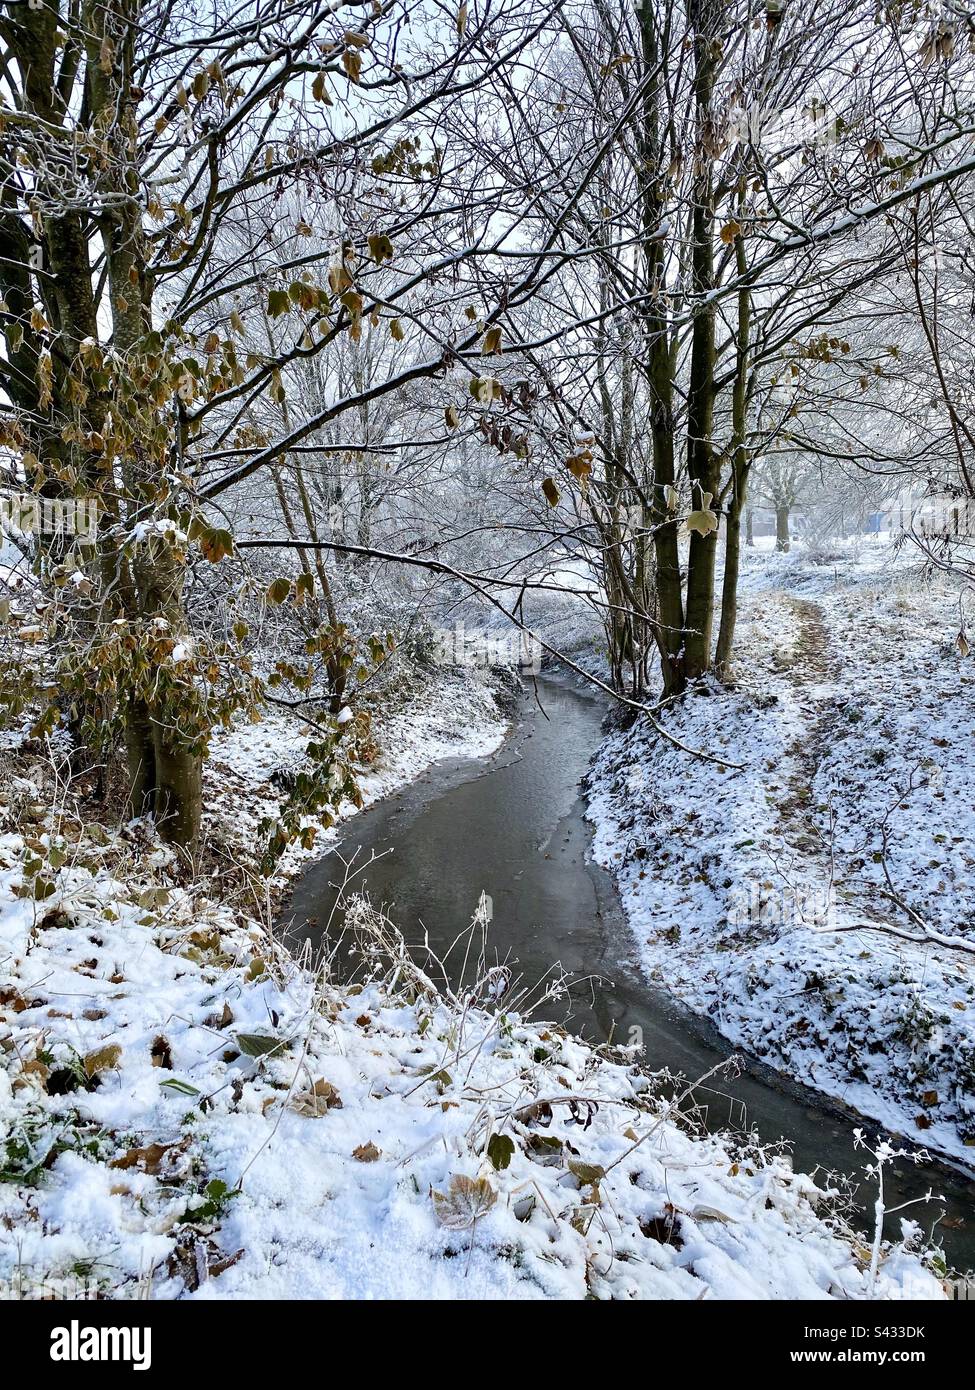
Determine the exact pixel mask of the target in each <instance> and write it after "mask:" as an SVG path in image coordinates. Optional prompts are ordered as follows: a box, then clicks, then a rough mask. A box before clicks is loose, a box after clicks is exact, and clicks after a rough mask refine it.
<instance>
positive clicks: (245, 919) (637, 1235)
mask: <svg viewBox="0 0 975 1390" xmlns="http://www.w3.org/2000/svg"><path fill="white" fill-rule="evenodd" d="M434 695H435V698H434V699H433V701H432V704H431V702H430V701H429V700H428V701H427V702H426V703H424V704H421V705H418V706H416V707H414V709H413V710H412V711H406V712H405V713H403V714H402V715H401V716H399V717H398V719H397V721H396V723H395V725H394V726H393V727H387V729H386V732H385V737H384V746H385V749H386V752H385V756H384V758H383V760H382V762H381V764H380V770H379V772H378V773H376V774H375V778H376V780H375V781H374V783H373V788H372V789H373V792H377V791H378V790H381V789H382V788H383V787H384V786H385V787H388V786H390V785H393V784H395V783H396V782H397V781H398V780H402V778H403V776H405V775H409V774H412V773H414V772H415V771H416V770H418V768H419V767H421V766H422V765H424V763H425V762H428V761H429V760H430V759H431V758H433V757H439V756H443V755H444V754H445V753H458V752H463V751H478V750H479V751H484V750H486V749H489V748H491V747H493V746H495V745H496V744H497V741H498V739H499V738H500V736H501V733H502V731H503V727H504V725H503V721H502V719H501V718H500V716H499V714H498V711H497V709H496V708H495V707H494V706H493V703H492V702H491V701H490V699H489V698H488V697H487V695H486V692H485V689H484V687H483V686H482V685H480V684H479V683H478V682H477V681H475V680H468V679H467V678H464V677H461V676H456V677H454V678H450V679H448V681H447V683H446V685H444V686H441V687H438V690H437V691H436V692H434ZM17 743H18V741H17V740H16V739H13V740H11V739H8V740H7V747H6V750H5V752H4V753H3V755H2V756H3V757H4V758H5V760H6V769H5V776H4V780H3V783H2V798H0V800H2V806H0V818H2V825H3V828H4V830H5V832H6V833H3V834H2V836H0V1290H2V1291H3V1293H4V1294H5V1295H6V1296H8V1297H22V1296H29V1297H30V1296H32V1297H37V1296H43V1295H44V1294H49V1293H50V1292H52V1291H53V1292H58V1291H60V1292H62V1293H67V1294H69V1295H74V1294H77V1292H79V1289H85V1290H87V1291H88V1292H95V1291H98V1292H102V1293H107V1294H108V1295H110V1296H114V1297H133V1298H134V1297H141V1296H151V1297H156V1298H178V1297H195V1298H207V1299H219V1298H239V1297H271V1298H286V1299H295V1298H303V1297H347V1298H378V1297H422V1298H427V1299H430V1298H519V1299H521V1298H584V1297H587V1296H594V1297H597V1298H631V1299H632V1298H688V1299H699V1298H715V1297H719V1298H723V1297H729V1298H730V1297H739V1298H740V1297H747V1298H816V1299H827V1298H871V1297H875V1298H891V1299H896V1298H903V1297H912V1298H939V1297H941V1296H942V1289H941V1286H940V1284H939V1282H938V1281H937V1279H935V1278H934V1277H933V1276H932V1275H931V1273H929V1272H928V1268H927V1266H926V1264H925V1262H924V1261H923V1260H921V1259H920V1258H918V1256H916V1255H915V1254H912V1253H910V1252H909V1251H908V1250H907V1249H906V1248H905V1247H904V1246H897V1247H895V1248H893V1249H890V1248H889V1247H884V1249H883V1250H882V1251H877V1252H875V1253H874V1252H871V1251H870V1250H868V1249H865V1248H864V1247H863V1246H862V1244H860V1243H859V1242H858V1239H857V1238H856V1237H855V1236H854V1235H853V1234H852V1233H851V1232H850V1231H849V1230H848V1228H847V1227H846V1226H845V1225H844V1222H843V1220H842V1218H841V1217H840V1216H839V1215H838V1214H837V1211H836V1208H835V1206H834V1204H833V1203H832V1202H831V1201H830V1199H829V1198H828V1197H826V1196H824V1194H823V1193H822V1192H821V1191H819V1190H818V1189H817V1188H816V1187H815V1185H814V1184H813V1182H812V1181H811V1180H810V1179H809V1178H807V1177H805V1176H802V1175H797V1174H795V1173H793V1172H792V1170H791V1167H790V1165H789V1163H788V1161H787V1160H786V1159H785V1158H783V1157H782V1156H780V1155H777V1154H775V1153H766V1152H762V1151H761V1150H758V1149H756V1148H754V1147H749V1148H738V1147H735V1146H734V1144H733V1143H732V1141H731V1140H726V1139H723V1138H721V1137H715V1136H708V1135H705V1134H703V1133H696V1132H695V1129H694V1122H693V1120H691V1119H688V1118H686V1117H680V1116H677V1115H676V1114H674V1113H672V1112H671V1110H670V1109H669V1108H668V1106H667V1104H666V1103H665V1102H664V1100H663V1099H662V1098H661V1097H660V1096H659V1095H658V1094H657V1091H656V1087H655V1083H654V1080H653V1078H652V1076H650V1075H648V1074H647V1073H646V1071H645V1070H644V1068H643V1067H642V1066H641V1065H638V1064H636V1062H635V1061H634V1059H633V1057H632V1056H630V1055H628V1054H626V1053H625V1052H621V1051H619V1050H616V1051H610V1050H608V1049H604V1050H597V1049H592V1048H590V1047H588V1046H586V1045H584V1044H582V1043H581V1042H579V1041H578V1040H576V1039H574V1038H573V1037H571V1036H569V1035H567V1034H566V1033H565V1032H564V1031H563V1030H562V1029H559V1028H554V1027H548V1028H546V1027H545V1025H544V1024H535V1023H531V1022H529V1021H527V1020H525V1019H523V1018H521V1017H519V1016H518V1014H517V1012H516V1011H515V1010H514V1008H513V1007H512V1006H511V1005H510V1004H509V1005H508V1008H507V1009H506V1008H505V1007H504V1003H503V1002H502V1004H501V1005H499V1004H498V1002H497V1000H498V988H499V981H498V977H497V975H496V974H495V972H490V971H487V972H485V973H483V974H482V975H480V976H479V977H477V978H472V981H471V986H470V989H469V990H468V991H466V992H465V995H464V997H463V998H458V997H452V996H447V995H444V994H442V993H438V991H437V990H436V989H434V987H433V986H432V985H431V984H430V982H429V980H428V979H427V978H426V976H425V975H424V974H423V973H422V971H421V970H420V969H419V968H418V967H417V966H415V965H414V964H413V963H412V962H411V961H410V960H409V958H408V957H407V956H406V955H405V954H404V953H403V952H402V949H401V947H400V944H399V942H398V940H397V937H396V934H395V932H394V931H393V930H392V929H391V927H390V925H389V924H388V923H386V922H385V921H384V920H383V919H382V918H381V917H379V916H378V915H377V914H376V913H375V912H374V911H372V910H371V909H370V908H369V907H368V905H365V904H362V905H360V906H359V907H358V908H357V909H356V911H355V912H354V913H353V914H352V926H351V929H352V930H354V931H355V932H356V933H357V936H358V939H359V943H360V946H361V947H362V949H363V951H364V953H365V957H366V960H367V961H368V962H369V964H370V967H371V968H370V969H369V971H368V972H366V973H367V974H368V976H369V978H368V979H367V978H366V977H365V975H364V977H363V979H362V980H361V981H360V982H359V983H356V984H354V985H351V986H349V985H346V986H343V985H341V984H338V983H336V982H334V981H333V980H331V979H330V978H329V977H328V975H327V974H325V973H319V974H317V975H316V974H313V973H312V972H310V971H308V970H305V969H303V968H301V967H299V965H297V964H296V963H295V962H294V961H293V960H292V959H291V958H290V957H289V956H288V955H287V953H286V952H285V951H284V950H283V949H282V948H281V947H280V946H279V945H278V944H276V943H275V942H274V941H273V940H272V939H271V935H270V932H269V929H268V926H267V922H266V921H264V922H262V921H260V920H259V915H260V913H259V909H260V908H261V905H262V899H261V894H260V893H259V892H258V893H257V894H255V895H254V897H253V899H252V901H251V903H250V905H249V906H248V904H247V901H246V892H245V891H244V888H245V887H246V882H247V876H246V875H243V876H241V873H240V870H241V867H242V864H243V863H244V860H245V858H246V856H248V855H250V857H251V859H253V856H254V853H255V850H256V845H255V844H254V827H255V825H256V824H257V822H258V820H259V819H260V817H261V815H262V814H264V812H265V810H266V808H267V806H268V805H269V804H271V805H273V802H274V799H275V790H274V785H273V781H272V778H273V777H274V775H275V774H276V773H277V772H278V771H279V770H280V767H281V764H282V762H285V763H287V762H291V761H292V760H293V756H294V750H295V749H296V748H297V747H298V746H300V743H301V735H300V733H299V732H298V730H297V729H296V728H295V727H293V726H292V727H291V728H290V729H289V727H288V726H287V725H286V724H285V723H284V722H283V721H274V722H273V723H272V724H270V725H269V726H261V727H260V728H258V729H257V730H253V731H252V730H248V731H246V732H238V733H237V734H236V735H233V736H231V737H229V738H226V739H222V740H220V741H219V742H218V745H217V747H216V749H215V756H214V761H213V765H212V767H211V772H210V778H211V780H210V785H209V792H208V805H209V815H210V833H211V836H212V837H214V838H215V839H216V840H218V841H220V843H221V845H222V849H223V855H222V861H221V862H222V863H223V864H224V865H226V867H225V868H222V869H219V870H218V871H217V873H216V875H215V881H213V882H208V883H206V882H202V881H200V880H197V881H194V882H192V883H190V884H186V883H185V882H181V881H180V877H179V875H178V874H177V873H176V872H175V868H174V864H173V860H172V857H171V855H170V853H169V852H168V851H166V850H164V849H163V848H161V847H160V846H159V845H158V843H156V841H155V840H154V839H153V837H152V836H151V834H150V833H149V831H148V829H147V827H146V826H145V825H143V824H141V823H134V824H131V825H129V826H126V827H123V828H122V830H121V831H111V830H109V829H105V828H102V827H99V826H98V825H97V824H93V823H92V822H91V821H90V818H83V817H82V816H81V815H80V814H79V811H78V809H77V808H75V807H73V805H72V804H71V803H70V801H69V800H68V799H67V798H66V796H65V793H64V784H63V781H61V780H60V779H59V778H58V776H57V757H56V756H55V758H54V760H53V766H52V763H51V762H49V761H48V758H47V756H46V754H45V755H43V756H38V754H37V752H36V750H35V751H33V752H32V751H31V750H30V747H29V745H24V746H15V745H17ZM238 880H240V882H239V883H238ZM231 881H232V882H233V885H234V887H233V891H231ZM37 889H40V890H41V891H39V892H38V891H35V890H37ZM218 890H219V891H218ZM269 915H270V912H269V910H268V916H269ZM462 925H463V924H460V923H459V924H458V927H459V928H460V927H461V926H462ZM905 1229H906V1233H909V1230H908V1228H905Z"/></svg>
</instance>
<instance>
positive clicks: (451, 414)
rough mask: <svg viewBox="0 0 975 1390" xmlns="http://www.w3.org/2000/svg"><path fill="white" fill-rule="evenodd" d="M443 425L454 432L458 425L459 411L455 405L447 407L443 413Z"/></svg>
mask: <svg viewBox="0 0 975 1390" xmlns="http://www.w3.org/2000/svg"><path fill="white" fill-rule="evenodd" d="M443 418H444V424H445V425H446V426H447V428H448V429H449V430H455V429H456V428H457V426H458V425H459V424H460V411H459V410H458V409H457V407H456V406H455V405H448V406H447V407H446V409H445V410H444V413H443Z"/></svg>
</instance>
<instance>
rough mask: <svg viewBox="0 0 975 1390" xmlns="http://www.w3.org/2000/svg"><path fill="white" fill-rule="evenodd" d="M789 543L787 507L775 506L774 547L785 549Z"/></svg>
mask: <svg viewBox="0 0 975 1390" xmlns="http://www.w3.org/2000/svg"><path fill="white" fill-rule="evenodd" d="M789 543H790V542H789V508H788V507H776V509H775V548H776V550H782V551H787V550H788V549H789Z"/></svg>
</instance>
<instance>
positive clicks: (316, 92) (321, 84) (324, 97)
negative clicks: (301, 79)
mask: <svg viewBox="0 0 975 1390" xmlns="http://www.w3.org/2000/svg"><path fill="white" fill-rule="evenodd" d="M311 94H312V96H313V97H314V98H315V100H316V101H320V102H321V103H322V105H323V106H331V105H332V98H331V95H330V93H329V90H328V87H327V85H326V82H325V74H324V73H323V72H320V73H319V74H318V76H317V77H316V78H315V80H314V82H313V83H312V84H311Z"/></svg>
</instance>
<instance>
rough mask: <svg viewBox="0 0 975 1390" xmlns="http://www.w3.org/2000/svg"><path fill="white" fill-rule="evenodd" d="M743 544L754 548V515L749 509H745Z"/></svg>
mask: <svg viewBox="0 0 975 1390" xmlns="http://www.w3.org/2000/svg"><path fill="white" fill-rule="evenodd" d="M745 544H746V545H748V546H751V547H752V549H754V547H755V513H754V511H753V510H752V508H751V507H747V508H746V509H745Z"/></svg>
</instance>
